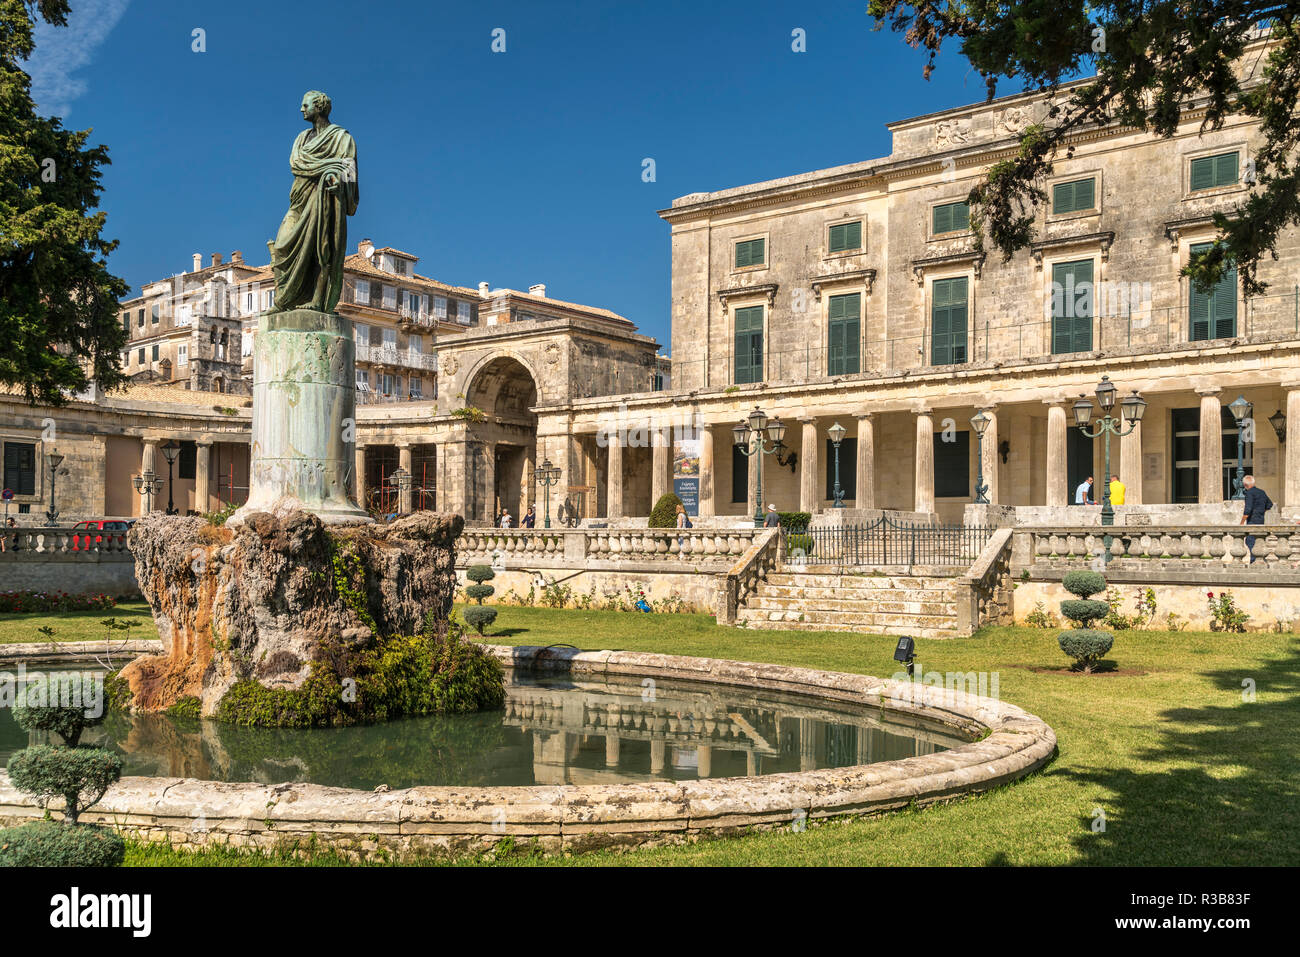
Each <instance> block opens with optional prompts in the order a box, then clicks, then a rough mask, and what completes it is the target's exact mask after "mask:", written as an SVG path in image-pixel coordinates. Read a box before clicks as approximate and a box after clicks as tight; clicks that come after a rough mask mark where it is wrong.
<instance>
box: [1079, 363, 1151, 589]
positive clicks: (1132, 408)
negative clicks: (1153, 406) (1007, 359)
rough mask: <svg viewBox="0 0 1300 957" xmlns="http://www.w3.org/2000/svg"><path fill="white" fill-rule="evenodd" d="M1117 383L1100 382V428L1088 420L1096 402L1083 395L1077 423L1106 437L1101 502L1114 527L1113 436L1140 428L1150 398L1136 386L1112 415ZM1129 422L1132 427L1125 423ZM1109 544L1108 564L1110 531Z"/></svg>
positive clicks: (1106, 522) (1103, 513)
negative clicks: (1090, 427)
mask: <svg viewBox="0 0 1300 957" xmlns="http://www.w3.org/2000/svg"><path fill="white" fill-rule="evenodd" d="M1117 391H1118V390H1117V389H1116V388H1115V384H1114V383H1113V382H1111V381H1110V376H1102V377H1101V382H1100V383H1099V384H1098V385H1097V390H1096V396H1097V404H1098V405H1099V406H1100V407H1101V411H1102V417H1101V418H1100V419H1098V420H1097V424H1096V427H1095V428H1094V429H1092V430H1091V431H1089V429H1088V423H1089V422H1090V421H1091V420H1092V403H1091V402H1089V401H1088V399H1087V397H1086V396H1080V398H1079V401H1078V402H1076V403H1074V424H1075V425H1077V426H1078V427H1079V431H1081V432H1082V433H1083V434H1084V435H1086V436H1087V437H1088V438H1090V439H1095V438H1098V437H1099V436H1103V435H1104V436H1105V437H1106V471H1105V474H1103V475H1102V477H1101V479H1102V481H1101V491H1102V505H1101V524H1102V525H1105V526H1110V525H1114V524H1115V509H1114V508H1113V507H1112V506H1111V503H1110V476H1111V471H1110V437H1111V436H1112V435H1114V436H1120V437H1122V436H1125V435H1128V434H1130V433H1131V432H1132V431H1133V430H1134V429H1136V428H1137V426H1138V423H1139V422H1141V421H1142V415H1143V413H1144V412H1146V409H1147V403H1146V399H1144V398H1142V396H1140V395H1138V391H1137V390H1136V389H1134V390H1133V394H1132V395H1129V396H1126V397H1125V398H1124V400H1123V401H1122V402H1120V404H1119V407H1120V415H1119V416H1114V415H1111V410H1112V409H1114V408H1115V396H1116V393H1117ZM1125 422H1127V423H1128V428H1125V427H1124V423H1125ZM1102 541H1103V543H1104V544H1105V546H1106V564H1110V549H1111V546H1112V545H1113V544H1114V539H1113V538H1112V537H1111V535H1110V534H1109V533H1107V534H1106V535H1105V536H1103V538H1102Z"/></svg>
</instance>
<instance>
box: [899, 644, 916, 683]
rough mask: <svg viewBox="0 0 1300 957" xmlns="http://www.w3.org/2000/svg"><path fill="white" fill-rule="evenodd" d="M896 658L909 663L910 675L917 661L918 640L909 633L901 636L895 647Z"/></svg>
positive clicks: (908, 670)
mask: <svg viewBox="0 0 1300 957" xmlns="http://www.w3.org/2000/svg"><path fill="white" fill-rule="evenodd" d="M894 660H895V661H897V662H899V663H900V664H905V665H907V673H908V675H909V676H910V675H911V674H912V668H913V667H914V662H915V661H916V641H915V640H913V639H912V638H909V637H908V636H907V635H903V636H902V637H901V638H899V639H898V644H897V645H896V646H895V647H894Z"/></svg>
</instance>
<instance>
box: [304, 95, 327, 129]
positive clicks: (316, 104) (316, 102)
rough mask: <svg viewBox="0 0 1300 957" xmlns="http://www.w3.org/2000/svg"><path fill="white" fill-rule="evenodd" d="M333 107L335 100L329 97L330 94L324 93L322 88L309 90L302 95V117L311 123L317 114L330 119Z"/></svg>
mask: <svg viewBox="0 0 1300 957" xmlns="http://www.w3.org/2000/svg"><path fill="white" fill-rule="evenodd" d="M333 107H334V102H333V101H332V100H331V99H330V98H329V94H327V93H322V92H321V91H320V90H308V91H307V92H306V93H304V94H303V96H302V118H303V119H304V120H306V121H307V122H309V123H310V122H311V121H312V120H314V119H315V118H316V117H317V116H319V117H321V118H323V119H326V120H328V119H329V118H330V110H331V109H333Z"/></svg>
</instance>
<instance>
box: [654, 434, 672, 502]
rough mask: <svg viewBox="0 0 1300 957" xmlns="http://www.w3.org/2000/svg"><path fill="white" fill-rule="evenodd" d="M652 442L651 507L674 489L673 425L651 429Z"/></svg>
mask: <svg viewBox="0 0 1300 957" xmlns="http://www.w3.org/2000/svg"><path fill="white" fill-rule="evenodd" d="M650 444H651V445H652V446H653V448H652V449H651V453H652V455H653V463H652V465H651V472H650V507H651V508H654V507H655V505H656V504H658V502H659V499H661V498H663V497H664V496H665V495H667V494H668V493H669V492H670V491H671V490H672V474H671V473H672V467H673V433H672V427H671V426H669V427H668V428H666V429H659V428H655V429H651V430H650Z"/></svg>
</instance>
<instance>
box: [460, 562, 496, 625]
mask: <svg viewBox="0 0 1300 957" xmlns="http://www.w3.org/2000/svg"><path fill="white" fill-rule="evenodd" d="M465 577H466V578H468V579H469V580H470V581H472V582H473V583H474V584H472V585H466V586H465V594H466V595H468V596H469V597H470V598H472V599H474V601H476V602H478V603H479V604H480V605H481V604H483V599H484V598H491V597H492V596H493V595H494V594H496V589H495V588H493V587H492V586H491V585H485V584H484V582H490V581H491V580H492V579H494V578H496V577H497V573H496V572H494V571H493V570H492V566H491V565H471V566H469V568H467V569H465ZM492 617H493V618H495V617H496V615H495V614H493V616H492ZM465 620H466V621H469V619H468V618H466V619H465ZM482 633H483V630H482V629H481V628H480V629H479V634H482Z"/></svg>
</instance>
